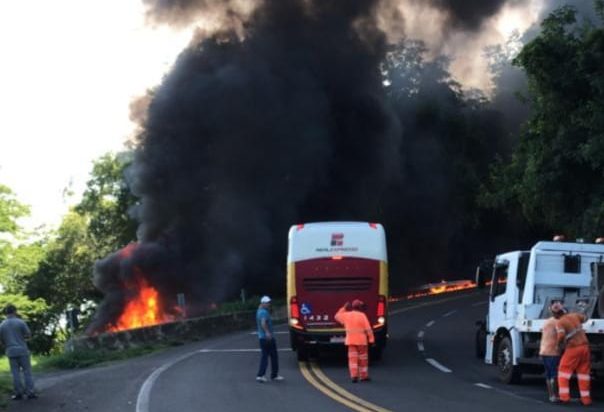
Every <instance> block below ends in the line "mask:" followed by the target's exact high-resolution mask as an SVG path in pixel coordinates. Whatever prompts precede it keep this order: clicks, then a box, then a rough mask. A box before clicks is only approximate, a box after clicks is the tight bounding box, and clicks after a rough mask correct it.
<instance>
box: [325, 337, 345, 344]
mask: <svg viewBox="0 0 604 412" xmlns="http://www.w3.org/2000/svg"><path fill="white" fill-rule="evenodd" d="M329 342H331V343H344V336H332V337H331V338H330V339H329Z"/></svg>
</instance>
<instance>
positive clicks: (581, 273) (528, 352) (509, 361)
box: [476, 241, 604, 383]
mask: <svg viewBox="0 0 604 412" xmlns="http://www.w3.org/2000/svg"><path fill="white" fill-rule="evenodd" d="M603 261H604V245H601V244H588V243H576V242H549V241H542V242H538V243H537V244H535V245H534V246H533V247H532V248H531V250H530V251H513V252H507V253H502V254H500V255H497V256H496V257H495V259H494V260H493V263H492V266H491V275H490V291H489V306H488V313H487V315H486V318H485V319H484V320H482V321H479V322H478V323H477V324H478V326H479V328H478V330H477V335H476V353H477V355H478V356H480V357H483V356H484V360H485V362H486V363H487V364H494V365H497V367H498V368H499V375H500V379H501V380H502V381H503V382H505V383H515V382H518V381H519V380H520V379H521V376H522V374H523V373H538V372H540V371H541V368H542V365H541V360H540V359H539V344H540V339H541V329H542V327H543V324H544V323H545V320H546V319H547V318H549V317H550V314H549V311H548V308H549V305H550V304H551V302H552V301H554V300H561V301H563V302H564V306H565V307H566V309H567V310H569V311H581V312H583V313H585V314H586V315H587V317H588V318H589V319H588V320H587V321H586V322H585V323H584V324H583V328H584V330H585V331H586V333H587V335H588V338H589V340H590V347H591V350H592V369H593V370H594V371H595V372H600V371H602V370H604V362H603V353H604V319H603V318H604V263H603ZM486 276H487V274H486V271H485V268H484V265H483V267H482V268H479V269H478V270H477V283H478V284H479V285H481V284H486V283H488V282H486V279H485V277H486Z"/></svg>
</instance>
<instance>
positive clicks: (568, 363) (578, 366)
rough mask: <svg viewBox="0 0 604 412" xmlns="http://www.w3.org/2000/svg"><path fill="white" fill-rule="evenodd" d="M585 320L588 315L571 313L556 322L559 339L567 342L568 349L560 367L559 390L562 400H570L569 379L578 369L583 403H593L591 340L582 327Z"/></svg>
mask: <svg viewBox="0 0 604 412" xmlns="http://www.w3.org/2000/svg"><path fill="white" fill-rule="evenodd" d="M585 320H586V317H585V315H583V314H580V313H569V314H567V315H564V316H562V317H561V318H560V319H558V322H557V323H556V332H557V333H558V341H559V342H563V341H565V342H566V349H565V350H564V354H563V355H562V359H560V366H559V367H558V390H559V391H560V400H561V401H562V402H569V401H570V387H569V380H570V378H571V376H572V374H573V372H575V371H576V373H577V381H578V382H579V393H580V394H581V403H582V404H583V405H591V396H590V394H589V389H590V383H591V376H590V371H591V361H590V350H589V342H588V340H587V336H586V335H585V331H584V330H583V328H582V327H581V324H582V323H583V322H585Z"/></svg>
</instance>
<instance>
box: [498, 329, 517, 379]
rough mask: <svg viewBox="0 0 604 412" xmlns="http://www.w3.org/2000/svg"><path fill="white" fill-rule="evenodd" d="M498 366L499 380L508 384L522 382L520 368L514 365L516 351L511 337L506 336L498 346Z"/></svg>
mask: <svg viewBox="0 0 604 412" xmlns="http://www.w3.org/2000/svg"><path fill="white" fill-rule="evenodd" d="M497 366H498V367H499V379H500V380H501V381H502V382H503V383H506V384H510V383H518V382H520V378H521V373H520V367H519V366H518V365H514V349H513V348H512V341H511V339H510V338H509V336H505V337H504V338H503V339H501V342H499V345H498V346H497Z"/></svg>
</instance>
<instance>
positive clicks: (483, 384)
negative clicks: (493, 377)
mask: <svg viewBox="0 0 604 412" xmlns="http://www.w3.org/2000/svg"><path fill="white" fill-rule="evenodd" d="M474 385H475V386H478V387H479V388H484V389H493V387H492V386H489V385H487V384H485V383H475V384H474Z"/></svg>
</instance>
